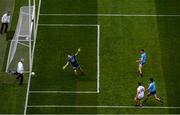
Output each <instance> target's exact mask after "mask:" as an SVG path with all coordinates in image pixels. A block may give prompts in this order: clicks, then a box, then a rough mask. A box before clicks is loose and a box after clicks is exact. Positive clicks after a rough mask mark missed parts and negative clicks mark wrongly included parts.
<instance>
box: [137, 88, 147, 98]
mask: <svg viewBox="0 0 180 115" xmlns="http://www.w3.org/2000/svg"><path fill="white" fill-rule="evenodd" d="M144 92H145V88H144V87H143V86H139V87H138V88H137V96H138V98H139V99H142V98H143V97H144Z"/></svg>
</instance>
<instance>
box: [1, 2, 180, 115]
mask: <svg viewBox="0 0 180 115" xmlns="http://www.w3.org/2000/svg"><path fill="white" fill-rule="evenodd" d="M41 2H42V3H41V9H40V15H39V26H38V31H37V41H36V47H35V55H34V63H33V71H34V72H35V73H36V74H35V76H32V79H31V84H30V92H29V98H28V106H27V113H28V114H35V113H36V114H127V113H128V114H155V113H156V114H179V113H180V108H142V109H137V108H135V107H133V106H134V105H135V103H134V96H135V94H136V86H137V82H138V81H141V82H142V84H143V85H144V86H145V87H147V86H148V83H149V82H148V80H149V78H154V80H155V83H156V88H157V95H158V96H160V97H161V99H162V100H163V101H164V104H163V105H161V104H160V103H158V102H156V101H155V100H154V99H153V98H150V99H149V100H148V102H147V103H144V104H143V105H144V106H145V107H180V99H179V97H180V84H179V82H180V79H179V75H180V71H179V70H180V60H179V59H180V53H179V50H180V45H179V44H180V28H179V27H180V16H179V12H180V7H179V6H180V1H178V0H42V1H41ZM48 14H53V15H48ZM59 14H61V15H59ZM66 14H75V15H69V16H67V15H66ZM76 14H79V15H76ZM88 14H91V15H88ZM98 14H108V16H102V15H101V16H100V15H98ZM116 14H118V16H117V15H116ZM120 14H123V15H126V16H122V15H120ZM65 15H66V16H65ZM115 15H116V16H115ZM139 15H144V16H139ZM149 15H153V16H149ZM160 15H165V16H160ZM170 15H177V16H170ZM98 27H99V30H98ZM98 38H99V44H98ZM98 46H99V49H98ZM79 47H80V48H81V52H80V53H79V55H78V61H79V63H80V65H81V67H82V68H83V69H84V71H85V73H86V75H85V76H81V75H79V76H78V77H76V76H74V74H73V70H72V69H71V67H68V68H67V69H66V70H65V71H64V70H62V67H63V65H65V63H66V61H67V55H68V54H73V53H76V51H77V49H78V48H79ZM140 49H145V51H146V53H147V63H146V65H145V67H144V68H143V72H144V77H143V78H139V77H137V75H136V71H137V66H138V64H137V63H136V62H135V60H136V59H137V58H139V50H140ZM98 50H99V62H98ZM98 63H99V72H100V74H99V79H98ZM98 87H99V89H98ZM24 90H25V89H24ZM98 90H99V92H97V91H98ZM41 91H42V92H41ZM45 91H47V92H46V93H45ZM72 92H73V93H72ZM78 92H80V93H78ZM83 92H86V93H83ZM87 92H89V93H87ZM92 92H93V93H92ZM7 95H10V94H7ZM24 98H25V97H24V96H23V97H22V98H21V99H20V100H24ZM0 103H1V102H0ZM102 106H104V107H102ZM113 106H114V107H113ZM115 106H116V107H115ZM117 106H118V107H117ZM128 107H130V108H128ZM20 109H21V110H22V111H23V109H24V108H19V110H18V111H21V110H20ZM0 111H1V109H0Z"/></svg>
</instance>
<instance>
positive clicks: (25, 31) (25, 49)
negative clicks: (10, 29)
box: [6, 6, 34, 72]
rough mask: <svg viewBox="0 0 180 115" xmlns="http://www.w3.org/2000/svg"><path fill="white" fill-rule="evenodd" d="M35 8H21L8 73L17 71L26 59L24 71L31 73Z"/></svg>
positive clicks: (10, 52) (7, 66) (7, 67)
mask: <svg viewBox="0 0 180 115" xmlns="http://www.w3.org/2000/svg"><path fill="white" fill-rule="evenodd" d="M33 20H34V7H33V6H23V7H21V8H20V14H19V19H18V23H17V26H16V31H15V34H14V36H13V38H12V40H11V43H10V48H9V54H8V60H7V65H6V72H9V71H16V69H17V63H18V62H19V61H20V59H21V58H24V70H25V72H26V71H27V72H28V71H29V69H30V63H31V61H30V60H31V59H32V58H31V52H32V47H31V44H32V45H33V36H32V33H33V26H34V22H33Z"/></svg>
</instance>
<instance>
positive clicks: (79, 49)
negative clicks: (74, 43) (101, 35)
mask: <svg viewBox="0 0 180 115" xmlns="http://www.w3.org/2000/svg"><path fill="white" fill-rule="evenodd" d="M80 51H81V48H78V51H77V52H76V54H75V55H76V56H77V55H78V54H79V52H80Z"/></svg>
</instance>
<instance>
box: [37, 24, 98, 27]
mask: <svg viewBox="0 0 180 115" xmlns="http://www.w3.org/2000/svg"><path fill="white" fill-rule="evenodd" d="M38 26H82V27H83V26H85V27H87V26H94V27H97V26H98V25H97V24H38Z"/></svg>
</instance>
